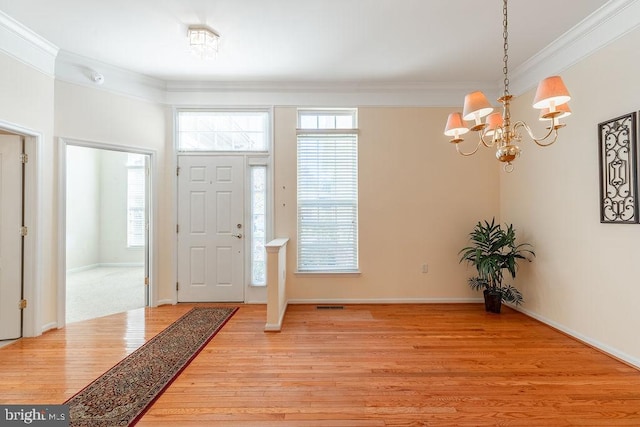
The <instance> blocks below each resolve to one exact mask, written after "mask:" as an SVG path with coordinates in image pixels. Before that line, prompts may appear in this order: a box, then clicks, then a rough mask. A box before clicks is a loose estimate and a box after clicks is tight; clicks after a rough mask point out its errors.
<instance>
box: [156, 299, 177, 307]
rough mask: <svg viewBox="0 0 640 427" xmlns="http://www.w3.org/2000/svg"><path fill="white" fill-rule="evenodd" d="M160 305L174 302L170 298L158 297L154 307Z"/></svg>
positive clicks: (174, 303)
mask: <svg viewBox="0 0 640 427" xmlns="http://www.w3.org/2000/svg"><path fill="white" fill-rule="evenodd" d="M161 305H176V302H175V301H173V300H172V299H159V300H158V301H157V304H156V305H155V306H154V307H160V306H161Z"/></svg>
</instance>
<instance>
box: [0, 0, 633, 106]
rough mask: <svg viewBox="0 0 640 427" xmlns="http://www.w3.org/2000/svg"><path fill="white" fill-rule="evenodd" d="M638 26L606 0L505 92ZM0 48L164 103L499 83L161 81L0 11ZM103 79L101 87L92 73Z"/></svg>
mask: <svg viewBox="0 0 640 427" xmlns="http://www.w3.org/2000/svg"><path fill="white" fill-rule="evenodd" d="M638 27H640V0H609V1H608V2H607V3H605V4H604V5H603V6H602V7H601V8H600V9H598V10H596V11H595V12H594V13H592V14H591V15H590V16H588V17H587V18H586V19H584V20H583V21H582V22H580V23H579V24H577V25H576V26H575V27H573V28H572V29H571V30H569V31H568V32H566V33H565V34H564V35H563V36H562V37H560V38H559V39H557V40H556V41H554V42H553V43H551V44H549V45H548V46H547V47H545V48H544V49H543V50H541V51H540V52H538V53H537V54H536V55H534V56H533V57H531V58H530V59H529V60H528V61H526V62H525V63H524V64H522V65H521V66H519V67H517V68H515V69H514V71H513V72H512V73H511V76H510V80H511V84H510V87H511V92H512V93H513V94H514V95H518V94H522V93H524V92H526V91H527V90H529V89H531V88H533V87H535V85H536V84H537V82H538V81H540V80H541V79H542V78H544V77H545V76H548V75H552V74H557V73H559V72H561V71H563V70H565V69H567V68H569V67H570V66H572V65H574V64H576V63H577V62H579V61H580V60H582V59H584V58H586V57H587V56H589V55H591V54H592V53H594V52H595V51H597V50H599V49H601V48H603V47H605V46H607V45H608V44H609V43H611V42H613V41H615V40H617V39H618V38H620V37H622V36H623V35H625V34H626V33H628V32H630V31H632V30H634V29H636V28H638ZM0 50H1V51H3V52H5V53H7V54H9V55H11V56H13V57H15V58H17V59H18V60H20V61H22V62H24V63H26V64H29V65H31V66H33V67H34V68H36V69H38V70H40V71H42V72H44V73H46V74H48V75H51V76H55V77H56V78H57V79H58V80H61V81H65V82H70V83H75V84H79V85H82V86H86V87H92V88H95V89H99V90H105V91H108V92H113V93H116V94H119V95H124V96H129V97H133V98H138V99H142V100H146V101H149V102H156V103H161V104H168V105H177V106H184V105H189V106H193V105H211V106H216V105H224V106H229V105H246V106H254V105H313V106H323V105H331V106H334V107H335V106H343V105H344V106H353V105H358V106H408V107H410V106H427V107H443V106H452V105H460V104H461V102H462V99H463V98H464V95H465V94H466V93H468V92H470V91H472V90H483V91H484V92H485V93H486V94H487V96H489V97H492V98H497V97H498V96H499V95H500V92H501V89H500V88H501V86H502V81H499V82H498V81H496V82H491V83H487V82H484V83H482V82H461V83H456V84H450V83H447V84H442V83H435V82H413V83H403V82H376V83H359V82H212V81H164V80H161V79H156V78H152V77H149V76H145V75H142V74H139V73H135V72H132V71H128V70H125V69H122V68H119V67H116V66H113V65H109V64H106V63H102V62H100V61H97V60H94V59H91V58H86V57H83V56H80V55H77V54H74V53H71V52H67V51H62V50H61V51H59V50H58V48H57V47H56V46H54V45H53V44H51V43H50V42H48V41H47V40H45V39H43V38H42V37H40V36H38V35H37V34H35V33H34V32H32V31H31V30H29V29H28V28H26V27H24V26H23V25H22V24H20V23H19V22H17V21H15V20H14V19H13V18H11V17H10V16H8V15H6V14H5V13H3V12H1V11H0ZM94 72H98V73H100V74H101V75H102V76H104V81H103V83H102V84H98V83H97V82H95V81H94V80H93V79H92V73H94Z"/></svg>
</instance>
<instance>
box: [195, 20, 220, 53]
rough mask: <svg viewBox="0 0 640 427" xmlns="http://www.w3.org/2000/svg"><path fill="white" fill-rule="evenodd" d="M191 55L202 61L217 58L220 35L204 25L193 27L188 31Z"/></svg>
mask: <svg viewBox="0 0 640 427" xmlns="http://www.w3.org/2000/svg"><path fill="white" fill-rule="evenodd" d="M187 37H188V38H189V46H190V47H191V53H192V54H194V55H195V56H197V57H198V58H200V59H211V58H215V57H216V54H217V53H218V40H219V39H220V35H219V34H218V33H216V32H215V31H213V30H212V29H211V28H208V27H205V26H203V25H192V26H190V27H189V30H188V31H187Z"/></svg>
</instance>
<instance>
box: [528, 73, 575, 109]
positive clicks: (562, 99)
mask: <svg viewBox="0 0 640 427" xmlns="http://www.w3.org/2000/svg"><path fill="white" fill-rule="evenodd" d="M570 100H571V95H569V91H568V90H567V87H566V86H565V85H564V82H563V81H562V77H560V76H551V77H547V78H546V79H544V80H542V81H541V82H540V84H538V89H537V90H536V96H535V97H534V98H533V108H536V109H542V108H550V109H553V107H554V106H556V105H562V104H566V103H567V102H569V101H570Z"/></svg>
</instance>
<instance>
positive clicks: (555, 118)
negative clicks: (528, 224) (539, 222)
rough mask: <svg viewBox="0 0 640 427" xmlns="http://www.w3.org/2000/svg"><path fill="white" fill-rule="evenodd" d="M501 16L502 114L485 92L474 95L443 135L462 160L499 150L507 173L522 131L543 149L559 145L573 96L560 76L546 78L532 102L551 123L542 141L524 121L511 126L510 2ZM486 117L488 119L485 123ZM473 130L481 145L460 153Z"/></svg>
mask: <svg viewBox="0 0 640 427" xmlns="http://www.w3.org/2000/svg"><path fill="white" fill-rule="evenodd" d="M502 15H503V19H502V28H503V31H502V38H503V40H504V45H503V48H504V49H503V50H504V56H503V63H504V66H503V68H502V72H503V74H504V92H503V94H502V96H501V97H500V98H499V99H498V102H500V103H501V104H502V114H500V113H498V112H496V113H493V107H492V106H491V104H489V101H487V98H486V97H485V96H484V94H483V93H482V92H472V93H470V94H468V95H467V96H466V97H465V98H464V108H463V112H462V113H451V114H449V118H448V119H447V124H446V126H445V129H444V134H445V135H446V136H450V137H452V139H451V142H452V143H453V144H455V146H456V151H457V152H458V153H460V154H461V155H463V156H471V155H473V154H475V153H476V152H477V151H478V149H479V148H480V145H484V146H485V147H487V148H489V147H496V158H497V159H498V160H499V161H501V162H504V163H505V165H504V170H505V171H507V172H511V171H512V170H513V164H512V163H511V162H512V161H513V160H515V159H516V157H518V156H519V155H520V147H518V146H517V145H515V143H516V142H520V141H521V140H522V135H521V131H523V130H524V131H526V133H527V135H528V136H529V137H530V138H531V139H532V140H533V141H534V142H535V143H536V144H537V145H539V146H541V147H548V146H549V145H551V144H553V143H554V142H556V140H557V139H558V129H560V128H561V127H563V126H565V125H564V124H563V123H560V119H561V118H562V117H566V116H568V115H569V114H571V110H570V109H569V106H568V104H567V102H569V100H570V99H571V96H569V92H568V91H567V88H566V87H565V85H564V83H563V82H562V78H560V76H552V77H547V78H546V79H544V80H542V81H541V82H540V84H539V85H538V90H537V91H536V95H535V98H534V100H533V108H535V109H539V110H540V120H547V121H550V122H551V123H550V124H549V127H547V133H546V135H544V136H542V137H540V138H538V137H536V136H534V135H533V132H532V131H531V128H530V127H529V126H528V125H527V124H526V123H525V122H523V121H517V122H515V123H513V124H512V123H511V112H510V109H509V104H510V102H511V99H512V97H513V96H512V95H510V94H509V66H508V61H509V55H508V49H509V41H508V38H509V33H508V32H507V23H508V22H507V0H503V6H502ZM484 117H486V119H485V121H484V122H482V119H483V118H484ZM464 121H472V122H473V124H472V125H471V127H467V126H466V124H465V123H464ZM470 130H471V131H475V132H477V133H478V137H479V141H478V145H477V146H476V148H475V150H472V151H470V152H464V151H462V150H461V149H460V142H462V141H463V138H462V137H461V135H463V134H465V133H467V132H469V131H470Z"/></svg>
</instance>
